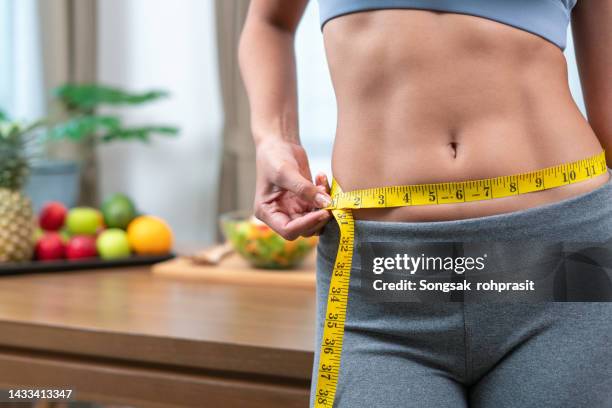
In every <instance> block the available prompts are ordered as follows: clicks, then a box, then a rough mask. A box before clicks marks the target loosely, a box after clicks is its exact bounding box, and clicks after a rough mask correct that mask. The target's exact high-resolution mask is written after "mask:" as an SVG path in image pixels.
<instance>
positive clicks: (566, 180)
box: [563, 170, 576, 183]
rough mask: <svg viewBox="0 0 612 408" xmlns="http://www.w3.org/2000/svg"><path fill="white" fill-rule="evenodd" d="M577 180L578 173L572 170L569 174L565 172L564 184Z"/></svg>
mask: <svg viewBox="0 0 612 408" xmlns="http://www.w3.org/2000/svg"><path fill="white" fill-rule="evenodd" d="M574 180H576V172H575V171H574V170H571V171H570V172H569V173H567V172H563V182H564V183H569V182H570V181H574Z"/></svg>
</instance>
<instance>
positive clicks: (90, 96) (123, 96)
mask: <svg viewBox="0 0 612 408" xmlns="http://www.w3.org/2000/svg"><path fill="white" fill-rule="evenodd" d="M54 95H55V96H56V97H57V98H58V99H59V100H60V101H61V102H62V103H64V104H65V105H66V106H67V107H68V109H69V110H80V111H91V110H93V109H95V108H96V107H98V106H100V105H138V104H142V103H147V102H152V101H154V100H157V99H160V98H164V97H167V96H168V93H167V92H165V91H160V90H152V91H148V92H143V93H131V92H127V91H124V90H122V89H119V88H114V87H110V86H104V85H97V84H65V85H63V86H60V87H58V88H56V89H55V90H54Z"/></svg>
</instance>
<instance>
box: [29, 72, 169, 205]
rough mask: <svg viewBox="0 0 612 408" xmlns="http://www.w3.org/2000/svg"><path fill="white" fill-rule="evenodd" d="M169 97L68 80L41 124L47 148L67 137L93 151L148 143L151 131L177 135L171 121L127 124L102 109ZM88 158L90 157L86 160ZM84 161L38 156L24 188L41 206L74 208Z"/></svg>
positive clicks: (150, 92) (164, 93)
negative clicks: (120, 144) (111, 145)
mask: <svg viewBox="0 0 612 408" xmlns="http://www.w3.org/2000/svg"><path fill="white" fill-rule="evenodd" d="M167 96H168V93H167V92H165V91H157V90H152V91H147V92H143V93H132V92H128V91H125V90H123V89H119V88H115V87H110V86H105V85H100V84H72V83H69V84H65V85H63V86H60V87H58V88H57V89H55V90H54V91H53V97H54V104H53V106H54V108H55V109H54V112H53V113H52V114H51V115H50V116H49V117H48V118H46V119H45V120H44V121H43V123H44V124H45V125H46V129H47V131H46V132H45V137H43V138H41V140H43V141H44V143H45V144H46V145H47V147H49V145H51V146H53V145H54V144H55V143H57V142H61V141H69V142H72V143H77V144H81V145H85V146H87V147H88V149H84V150H85V151H89V152H93V151H94V149H95V147H96V146H97V145H98V144H106V143H113V142H116V141H130V140H137V141H141V142H149V141H150V139H151V137H152V136H153V135H168V136H172V135H176V134H177V133H178V129H177V128H176V127H173V126H168V125H157V124H155V125H150V124H147V125H139V126H127V125H125V124H124V123H123V121H122V120H121V118H120V116H119V115H118V114H111V113H101V112H100V110H99V109H100V108H104V107H126V106H141V105H144V104H147V103H150V102H153V101H157V100H159V99H161V98H165V97H167ZM85 159H86V158H85ZM85 161H86V160H81V161H80V162H79V161H75V160H68V161H67V160H57V159H55V160H52V159H50V158H49V156H48V155H46V154H43V155H39V156H38V158H37V159H35V160H33V161H32V163H31V175H30V179H29V182H28V183H27V185H26V188H25V191H26V194H27V195H29V196H30V197H31V199H32V201H33V204H34V208H35V209H38V208H40V207H41V206H42V205H43V204H44V202H45V201H49V200H55V201H60V202H63V203H64V204H65V205H67V206H69V207H71V206H74V205H75V204H77V200H78V197H79V187H80V177H81V175H80V173H81V172H82V171H83V169H82V168H81V163H83V162H85Z"/></svg>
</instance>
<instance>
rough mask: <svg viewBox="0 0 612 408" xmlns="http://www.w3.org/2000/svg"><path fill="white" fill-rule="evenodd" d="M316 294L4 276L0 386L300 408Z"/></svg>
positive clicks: (135, 279)
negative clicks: (68, 389)
mask: <svg viewBox="0 0 612 408" xmlns="http://www.w3.org/2000/svg"><path fill="white" fill-rule="evenodd" d="M314 317H315V295H314V292H313V291H312V290H297V289H293V290H283V289H278V288H277V289H272V288H257V287H246V286H235V285H219V284H216V285H213V284H206V283H197V282H190V281H174V280H169V279H164V278H159V277H154V276H153V275H152V274H150V273H149V271H148V269H147V268H132V269H122V270H106V271H87V272H85V271H83V272H70V273H57V274H46V275H25V276H16V277H3V278H0V388H9V387H15V386H20V387H23V386H39V387H40V386H45V387H72V388H74V389H75V390H76V393H77V396H78V397H79V399H81V398H83V399H89V400H95V401H100V402H112V403H122V404H127V405H134V406H138V407H141V406H142V407H183V406H185V407H188V406H193V407H253V408H256V407H305V406H307V403H308V392H309V391H308V389H309V383H310V376H311V370H312V358H313V347H314Z"/></svg>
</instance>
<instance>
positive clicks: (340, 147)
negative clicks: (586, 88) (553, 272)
mask: <svg viewBox="0 0 612 408" xmlns="http://www.w3.org/2000/svg"><path fill="white" fill-rule="evenodd" d="M325 43H326V48H327V53H328V60H329V64H330V70H331V74H332V80H333V83H334V89H335V92H336V97H337V103H338V129H337V134H336V141H335V144H334V155H333V163H332V167H333V172H334V177H335V178H336V180H337V181H338V183H339V184H340V186H341V187H342V188H343V189H344V190H345V191H350V190H354V189H360V188H369V187H382V186H392V185H405V184H421V183H436V182H447V181H461V180H470V179H482V178H489V177H497V176H503V175H510V174H516V173H521V172H525V171H532V170H538V169H541V168H544V167H549V166H553V165H556V164H561V163H565V162H570V161H574V160H579V159H582V158H586V157H588V156H592V155H594V154H596V153H599V152H600V151H601V150H602V147H601V145H600V144H599V142H598V140H597V137H596V136H595V134H594V133H593V131H592V130H591V128H590V126H589V125H588V123H587V121H586V120H585V119H584V117H583V116H582V115H581V114H580V112H579V110H578V109H577V107H576V105H575V103H574V102H573V99H572V97H571V94H570V92H569V89H568V85H567V69H566V65H565V59H564V57H563V54H562V53H561V51H560V50H559V49H558V48H557V47H556V46H555V45H553V44H551V43H549V42H547V41H546V40H544V39H542V38H540V37H537V36H535V35H533V34H529V33H526V32H523V31H520V30H518V29H516V28H512V27H509V26H506V25H502V24H499V23H495V22H492V21H489V20H485V19H482V18H477V17H471V16H465V15H457V14H446V13H433V12H427V11H417V10H381V11H375V12H368V13H358V14H354V15H349V16H345V17H341V18H339V19H337V21H336V20H334V21H331V22H330V23H328V24H327V25H326V27H325ZM607 178H608V176H607V175H605V176H601V177H598V178H597V179H592V180H589V181H586V182H582V183H579V184H574V185H569V186H565V187H561V188H557V189H553V190H547V191H542V192H537V193H530V194H526V195H521V196H514V197H508V198H504V199H496V200H492V201H486V202H472V203H462V204H444V205H438V206H427V207H406V208H399V209H389V210H359V211H356V212H355V216H356V218H361V219H379V220H394V221H402V220H403V221H419V220H422V221H432V220H449V219H462V218H474V217H479V216H484V215H491V214H497V213H504V212H510V211H516V210H520V209H523V208H528V207H533V206H537V205H541V204H545V203H549V202H554V201H559V200H561V199H563V198H567V197H571V196H574V195H578V194H581V193H584V192H587V191H590V190H592V189H594V188H596V187H597V186H600V185H601V184H603V183H605V181H606V180H607Z"/></svg>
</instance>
